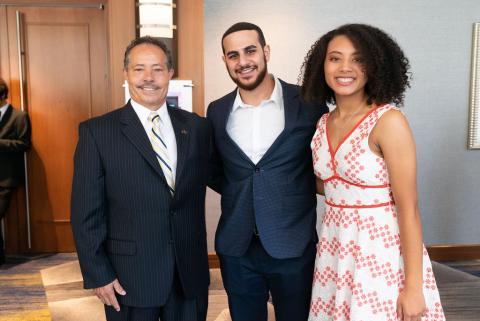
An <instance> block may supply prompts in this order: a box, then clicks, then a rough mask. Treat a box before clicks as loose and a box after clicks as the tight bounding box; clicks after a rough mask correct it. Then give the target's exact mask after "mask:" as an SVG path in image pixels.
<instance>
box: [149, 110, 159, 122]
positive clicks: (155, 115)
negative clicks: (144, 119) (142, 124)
mask: <svg viewBox="0 0 480 321" xmlns="http://www.w3.org/2000/svg"><path fill="white" fill-rule="evenodd" d="M148 121H150V122H151V123H153V124H155V125H156V124H158V123H160V121H161V119H160V115H159V114H158V113H157V112H155V111H152V112H151V113H150V115H148Z"/></svg>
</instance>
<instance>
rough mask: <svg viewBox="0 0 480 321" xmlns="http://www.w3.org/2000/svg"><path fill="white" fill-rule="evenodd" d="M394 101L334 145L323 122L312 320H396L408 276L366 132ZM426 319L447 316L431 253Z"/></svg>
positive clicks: (385, 182) (381, 165) (318, 142)
mask: <svg viewBox="0 0 480 321" xmlns="http://www.w3.org/2000/svg"><path fill="white" fill-rule="evenodd" d="M391 109H397V108H396V107H394V106H391V105H383V106H380V107H376V108H375V109H373V110H372V111H371V112H370V113H368V114H367V115H366V116H365V117H364V118H363V119H362V120H361V121H360V122H359V123H358V124H357V126H356V127H355V128H354V129H353V130H352V131H351V132H350V133H349V135H347V137H345V139H344V140H343V141H342V142H341V143H340V144H339V146H338V147H337V149H336V150H333V149H332V148H331V144H330V142H329V138H328V130H327V119H328V114H327V115H324V116H323V117H322V118H321V119H320V120H319V122H318V125H317V131H316V133H315V135H314V136H313V139H312V143H311V148H312V155H313V162H314V171H315V175H317V176H318V177H320V178H321V179H322V180H323V182H324V185H325V202H326V210H325V215H324V216H323V221H322V228H321V232H320V241H319V243H318V245H317V258H316V262H315V272H314V280H313V290H312V301H311V306H310V316H309V321H320V320H322V321H327V320H328V321H330V320H335V321H337V320H338V321H397V320H398V317H397V312H396V303H397V297H398V294H399V293H400V291H402V289H403V285H404V280H405V273H404V265H403V258H402V254H401V248H400V234H399V230H398V221H397V212H396V208H395V204H394V201H393V196H392V191H391V188H390V184H389V178H388V172H387V166H386V164H385V161H384V160H383V158H381V157H379V156H378V155H376V154H374V153H373V152H372V151H371V150H370V147H369V145H368V137H369V135H370V133H371V131H372V129H373V128H374V127H375V124H376V123H377V121H378V120H379V119H380V117H381V116H382V115H383V114H384V113H385V112H387V111H389V110H391ZM423 292H424V295H425V301H426V303H427V313H426V315H425V316H424V317H423V318H422V321H443V320H445V317H444V314H443V310H442V305H441V303H440V297H439V294H438V289H437V285H436V283H435V277H434V275H433V271H432V266H431V262H430V259H429V257H428V254H427V251H426V250H425V248H424V252H423Z"/></svg>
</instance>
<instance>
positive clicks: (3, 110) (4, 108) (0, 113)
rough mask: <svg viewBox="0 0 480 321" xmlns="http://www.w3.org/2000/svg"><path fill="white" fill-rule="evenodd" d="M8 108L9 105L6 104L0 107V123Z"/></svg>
mask: <svg viewBox="0 0 480 321" xmlns="http://www.w3.org/2000/svg"><path fill="white" fill-rule="evenodd" d="M8 106H9V104H6V105H3V106H2V107H0V121H2V118H3V115H5V113H6V112H7V108H8Z"/></svg>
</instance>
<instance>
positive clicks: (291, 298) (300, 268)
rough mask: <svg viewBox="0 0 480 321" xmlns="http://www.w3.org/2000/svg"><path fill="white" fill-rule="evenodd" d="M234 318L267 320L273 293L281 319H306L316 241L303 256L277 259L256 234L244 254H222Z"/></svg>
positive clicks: (241, 320) (240, 319)
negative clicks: (268, 304)
mask: <svg viewBox="0 0 480 321" xmlns="http://www.w3.org/2000/svg"><path fill="white" fill-rule="evenodd" d="M219 258H220V267H221V272H222V278H223V283H224V286H225V289H226V291H227V294H228V305H229V308H230V315H231V316H232V320H233V321H266V320H267V300H268V298H269V293H270V294H271V296H272V301H273V302H272V303H273V306H274V308H275V319H276V320H277V321H306V320H307V319H308V312H309V308H310V297H311V291H312V280H313V267H314V263H315V243H314V242H312V243H310V244H309V245H308V247H307V248H306V249H305V252H304V254H303V256H301V257H298V258H292V259H276V258H273V257H271V256H270V255H268V253H267V252H266V251H265V249H264V248H263V246H262V244H261V242H260V239H259V238H258V237H257V236H254V237H253V239H252V242H251V244H250V246H249V248H248V250H247V252H246V253H245V254H244V255H243V256H242V257H232V256H226V255H219Z"/></svg>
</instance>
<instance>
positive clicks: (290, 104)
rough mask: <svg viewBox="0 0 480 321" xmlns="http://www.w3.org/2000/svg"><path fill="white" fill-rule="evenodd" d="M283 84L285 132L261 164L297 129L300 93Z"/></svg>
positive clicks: (268, 151) (271, 147)
mask: <svg viewBox="0 0 480 321" xmlns="http://www.w3.org/2000/svg"><path fill="white" fill-rule="evenodd" d="M280 83H281V84H282V92H283V109H284V114H285V127H284V129H283V131H282V132H281V133H280V135H278V137H277V138H276V139H275V141H274V142H273V144H272V145H271V146H270V148H269V149H268V150H267V152H266V153H265V154H264V155H263V157H262V159H260V161H259V162H258V164H261V163H262V162H265V160H266V159H268V157H270V155H272V153H274V152H275V150H276V149H277V148H278V146H280V145H281V144H282V143H283V142H284V141H285V139H286V138H288V136H289V134H290V132H291V131H292V129H293V128H294V127H295V124H296V123H297V118H298V112H299V110H300V101H299V100H298V93H297V92H296V91H294V90H291V87H290V86H289V85H288V84H287V83H285V82H284V81H283V80H280Z"/></svg>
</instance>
